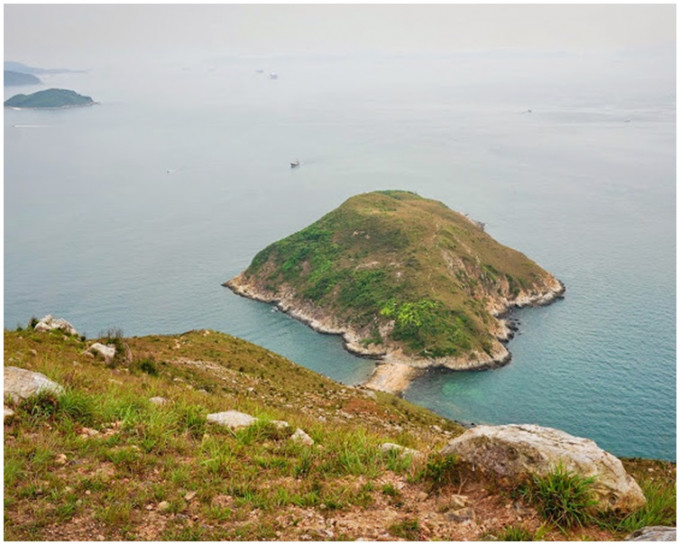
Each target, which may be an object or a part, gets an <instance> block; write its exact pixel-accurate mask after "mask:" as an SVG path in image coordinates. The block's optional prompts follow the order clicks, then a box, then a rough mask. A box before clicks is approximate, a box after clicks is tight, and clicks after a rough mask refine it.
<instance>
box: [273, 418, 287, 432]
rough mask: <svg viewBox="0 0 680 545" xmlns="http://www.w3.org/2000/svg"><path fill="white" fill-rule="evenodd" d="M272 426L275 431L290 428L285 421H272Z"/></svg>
mask: <svg viewBox="0 0 680 545" xmlns="http://www.w3.org/2000/svg"><path fill="white" fill-rule="evenodd" d="M272 424H274V427H275V428H276V429H277V430H283V429H286V428H290V424H289V423H288V422H286V421H285V420H272Z"/></svg>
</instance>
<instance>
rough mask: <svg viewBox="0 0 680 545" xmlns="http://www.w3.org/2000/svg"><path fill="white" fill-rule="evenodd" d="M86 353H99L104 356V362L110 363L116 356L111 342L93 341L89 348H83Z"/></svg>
mask: <svg viewBox="0 0 680 545" xmlns="http://www.w3.org/2000/svg"><path fill="white" fill-rule="evenodd" d="M85 353H86V354H92V355H93V356H95V355H96V354H99V355H100V356H102V357H103V358H104V362H105V363H107V364H108V363H111V362H112V361H113V358H114V357H115V356H116V347H115V346H114V345H112V344H102V343H93V344H92V345H91V346H90V348H88V349H87V350H85Z"/></svg>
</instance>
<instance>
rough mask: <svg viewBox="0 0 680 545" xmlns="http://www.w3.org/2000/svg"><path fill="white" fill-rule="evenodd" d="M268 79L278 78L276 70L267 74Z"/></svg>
mask: <svg viewBox="0 0 680 545" xmlns="http://www.w3.org/2000/svg"><path fill="white" fill-rule="evenodd" d="M269 79H279V75H278V74H277V73H276V72H272V73H271V74H269Z"/></svg>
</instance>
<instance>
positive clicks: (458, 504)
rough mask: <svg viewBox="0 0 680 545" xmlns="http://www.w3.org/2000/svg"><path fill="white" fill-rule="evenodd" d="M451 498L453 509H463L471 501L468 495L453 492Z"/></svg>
mask: <svg viewBox="0 0 680 545" xmlns="http://www.w3.org/2000/svg"><path fill="white" fill-rule="evenodd" d="M449 500H450V501H451V507H452V508H453V509H462V508H463V507H467V506H468V503H469V501H468V497H467V496H462V495H460V494H453V495H452V496H451V497H450V498H449Z"/></svg>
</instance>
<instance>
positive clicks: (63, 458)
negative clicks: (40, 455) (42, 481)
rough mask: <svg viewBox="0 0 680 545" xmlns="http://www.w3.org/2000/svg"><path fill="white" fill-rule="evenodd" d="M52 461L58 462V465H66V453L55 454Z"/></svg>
mask: <svg viewBox="0 0 680 545" xmlns="http://www.w3.org/2000/svg"><path fill="white" fill-rule="evenodd" d="M54 462H55V463H56V464H59V465H60V466H63V465H66V463H67V462H68V458H67V457H66V454H63V453H62V454H57V457H56V458H55V459H54Z"/></svg>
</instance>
